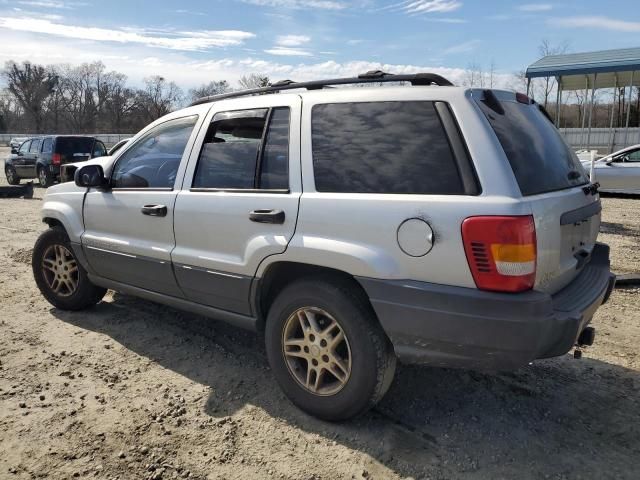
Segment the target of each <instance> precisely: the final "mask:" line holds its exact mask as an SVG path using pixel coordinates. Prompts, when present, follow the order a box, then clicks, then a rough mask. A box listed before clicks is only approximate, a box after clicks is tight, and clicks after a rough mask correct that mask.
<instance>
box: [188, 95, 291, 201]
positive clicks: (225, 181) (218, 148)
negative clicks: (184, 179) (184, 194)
mask: <svg viewBox="0 0 640 480" xmlns="http://www.w3.org/2000/svg"><path fill="white" fill-rule="evenodd" d="M288 167H289V108H288V107H278V108H272V109H267V108H262V109H255V110H238V111H232V112H220V113H217V114H216V115H215V116H214V117H213V120H212V121H211V125H210V126H209V130H208V131H207V135H206V137H205V140H204V143H203V145H202V150H201V152H200V157H199V159H198V166H197V169H196V173H195V176H194V179H193V185H192V186H193V188H214V189H229V190H241V189H242V190H253V189H264V190H273V189H278V190H283V189H288V188H289V170H288Z"/></svg>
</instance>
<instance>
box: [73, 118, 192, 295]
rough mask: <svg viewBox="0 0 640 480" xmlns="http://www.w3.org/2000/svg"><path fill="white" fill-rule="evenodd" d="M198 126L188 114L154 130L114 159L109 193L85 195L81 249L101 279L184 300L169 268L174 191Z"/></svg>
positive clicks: (91, 191) (164, 123) (175, 193)
mask: <svg viewBox="0 0 640 480" xmlns="http://www.w3.org/2000/svg"><path fill="white" fill-rule="evenodd" d="M197 122H198V116H197V115H190V116H185V117H181V118H174V119H171V120H167V121H165V122H163V123H160V124H158V125H156V126H155V127H152V128H151V129H150V130H149V131H148V132H147V133H146V134H144V135H142V136H141V137H140V138H138V140H137V141H136V142H135V143H134V144H133V145H131V146H130V148H128V149H127V151H125V152H124V153H123V154H122V155H121V156H120V157H119V158H118V160H117V161H116V164H115V165H114V167H113V173H112V174H111V188H110V189H109V190H100V189H91V190H90V191H89V192H88V193H87V196H86V199H85V204H84V212H83V213H84V224H85V232H84V234H83V237H82V245H83V249H84V251H85V254H86V256H87V259H88V261H89V264H90V265H91V267H92V268H93V270H94V271H95V272H96V273H97V274H98V275H99V276H101V277H104V278H107V279H110V280H114V281H117V282H121V283H124V284H127V285H132V286H135V287H140V288H144V289H147V290H151V291H154V292H158V293H162V294H165V295H171V296H175V297H181V296H182V293H181V292H180V289H179V288H178V285H177V284H176V281H175V277H174V275H173V271H172V267H171V250H172V249H173V247H174V245H175V239H174V235H173V221H174V203H175V199H176V195H177V190H176V189H175V188H174V187H175V186H176V182H178V180H177V179H178V178H180V179H181V178H182V174H183V172H184V168H185V164H186V159H187V158H188V156H189V152H190V150H191V146H192V145H193V140H194V137H195V131H196V129H195V126H196V124H197ZM92 143H93V142H92ZM183 158H184V159H185V161H184V162H182V159H183Z"/></svg>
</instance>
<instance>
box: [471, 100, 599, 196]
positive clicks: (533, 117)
mask: <svg viewBox="0 0 640 480" xmlns="http://www.w3.org/2000/svg"><path fill="white" fill-rule="evenodd" d="M492 100H493V99H492ZM495 101H497V102H499V103H498V104H493V102H491V101H489V102H487V101H486V100H481V101H477V103H478V105H479V106H480V109H481V110H482V111H483V112H484V114H485V116H486V117H487V119H488V120H489V123H490V124H491V127H492V128H493V131H494V132H495V133H496V136H497V137H498V140H499V141H500V144H501V145H502V148H503V150H504V153H505V154H506V156H507V158H508V159H509V163H510V164H511V169H512V170H513V173H514V175H515V177H516V180H517V182H518V185H519V186H520V191H521V192H522V195H536V194H540V193H545V192H552V191H556V190H563V189H565V188H571V187H575V186H577V185H584V184H585V183H587V182H588V178H587V176H586V173H585V171H584V169H583V168H582V165H581V164H580V161H579V160H578V157H577V156H576V154H575V153H574V152H573V150H571V148H569V146H568V145H567V143H566V142H565V141H564V139H563V138H562V135H561V134H560V132H558V130H557V129H556V127H555V126H554V125H553V123H551V122H550V121H549V119H547V118H546V117H545V116H544V114H543V113H542V112H541V111H540V108H539V107H538V105H535V104H534V105H528V104H525V103H520V102H517V101H515V97H514V100H504V99H500V100H499V101H498V100H497V99H495ZM490 105H493V108H492V107H491V106H490Z"/></svg>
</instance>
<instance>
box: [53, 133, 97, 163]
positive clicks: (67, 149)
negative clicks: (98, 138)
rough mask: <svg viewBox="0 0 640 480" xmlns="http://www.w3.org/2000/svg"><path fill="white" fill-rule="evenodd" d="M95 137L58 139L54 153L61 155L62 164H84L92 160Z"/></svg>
mask: <svg viewBox="0 0 640 480" xmlns="http://www.w3.org/2000/svg"><path fill="white" fill-rule="evenodd" d="M94 143H95V139H94V138H93V137H58V138H57V139H56V147H55V151H54V152H53V153H57V154H59V155H60V163H61V164H64V163H76V162H84V161H86V160H89V159H90V158H91V152H92V151H93V144H94Z"/></svg>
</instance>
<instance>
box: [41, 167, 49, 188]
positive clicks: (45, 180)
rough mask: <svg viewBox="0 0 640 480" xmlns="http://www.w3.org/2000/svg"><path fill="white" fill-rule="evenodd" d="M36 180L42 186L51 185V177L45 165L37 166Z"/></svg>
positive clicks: (47, 186)
mask: <svg viewBox="0 0 640 480" xmlns="http://www.w3.org/2000/svg"><path fill="white" fill-rule="evenodd" d="M38 181H39V182H40V186H41V187H42V188H49V187H50V186H51V185H53V177H52V176H51V174H50V173H49V171H48V169H47V168H46V167H38Z"/></svg>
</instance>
